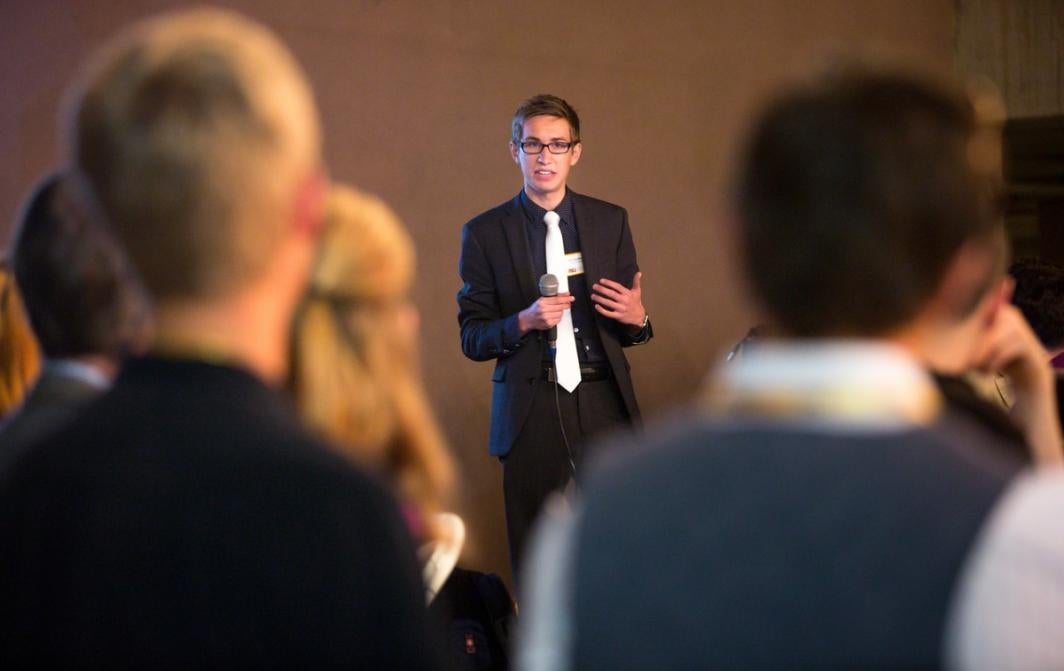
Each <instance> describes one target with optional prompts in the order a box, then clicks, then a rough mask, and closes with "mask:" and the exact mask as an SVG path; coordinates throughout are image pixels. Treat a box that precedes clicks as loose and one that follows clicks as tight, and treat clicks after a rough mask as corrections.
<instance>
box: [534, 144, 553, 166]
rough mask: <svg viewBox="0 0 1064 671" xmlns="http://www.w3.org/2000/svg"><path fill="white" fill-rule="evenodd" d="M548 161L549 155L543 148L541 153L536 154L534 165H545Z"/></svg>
mask: <svg viewBox="0 0 1064 671" xmlns="http://www.w3.org/2000/svg"><path fill="white" fill-rule="evenodd" d="M549 161H550V158H549V153H548V152H547V148H546V147H544V148H543V151H541V152H539V153H538V154H536V163H547V162H549Z"/></svg>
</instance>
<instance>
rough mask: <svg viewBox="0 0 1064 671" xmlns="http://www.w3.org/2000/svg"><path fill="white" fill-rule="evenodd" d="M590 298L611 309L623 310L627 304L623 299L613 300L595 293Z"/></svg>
mask: <svg viewBox="0 0 1064 671" xmlns="http://www.w3.org/2000/svg"><path fill="white" fill-rule="evenodd" d="M591 300H593V301H594V302H596V303H598V304H599V305H602V306H604V307H608V308H611V309H613V310H624V309H626V308H627V307H628V304H627V303H625V302H624V301H615V300H612V299H609V298H606V297H604V296H599V295H597V294H592V295H591Z"/></svg>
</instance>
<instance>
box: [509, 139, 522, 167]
mask: <svg viewBox="0 0 1064 671" xmlns="http://www.w3.org/2000/svg"><path fill="white" fill-rule="evenodd" d="M519 151H520V150H519V149H518V148H517V143H516V142H514V141H513V140H510V158H512V159H513V160H514V163H517V164H520V163H521V159H519V158H517V153H518V152H519Z"/></svg>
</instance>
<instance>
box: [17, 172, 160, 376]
mask: <svg viewBox="0 0 1064 671" xmlns="http://www.w3.org/2000/svg"><path fill="white" fill-rule="evenodd" d="M12 266H13V269H14V272H15V281H16V283H17V284H18V287H19V290H20V291H21V292H22V299H23V302H24V303H25V306H26V313H27V315H28V316H29V319H30V325H31V326H32V327H33V331H34V333H35V334H36V335H37V340H38V342H40V345H41V349H42V350H43V351H44V354H45V356H47V357H50V358H63V357H76V356H84V355H89V354H102V355H106V356H112V357H117V356H120V355H122V354H123V353H124V352H125V350H126V349H127V348H128V347H129V346H131V345H133V344H135V343H139V342H141V341H142V339H143V338H145V334H146V329H147V328H148V323H149V308H148V302H147V299H146V297H145V294H144V292H143V290H142V289H141V287H140V284H139V282H138V281H137V278H136V275H135V274H134V273H133V271H132V268H131V266H130V265H129V263H128V261H127V259H126V255H125V253H124V251H123V250H122V248H121V247H120V246H119V244H118V242H117V241H116V240H115V239H114V238H113V237H112V235H111V233H110V231H109V230H108V229H107V227H106V226H104V225H103V224H102V223H101V222H100V221H99V220H98V218H97V217H95V216H93V215H92V208H91V207H90V206H89V205H88V203H87V202H86V201H85V199H84V192H83V190H82V189H80V188H78V186H77V184H76V181H75V180H74V179H73V178H72V177H68V176H64V175H61V174H54V175H51V176H49V177H47V178H45V179H44V180H43V181H42V182H41V183H40V184H39V185H38V186H37V188H36V189H35V190H34V192H33V194H32V195H31V196H30V198H29V200H28V201H27V202H26V205H25V206H24V207H23V210H22V214H21V216H20V217H19V222H18V228H17V230H16V234H15V240H14V245H13V252H12Z"/></svg>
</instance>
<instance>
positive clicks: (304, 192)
mask: <svg viewBox="0 0 1064 671" xmlns="http://www.w3.org/2000/svg"><path fill="white" fill-rule="evenodd" d="M328 190H329V178H328V177H327V176H326V175H325V172H324V171H323V170H320V169H319V170H315V171H314V172H312V173H311V174H309V175H307V177H306V179H304V180H303V182H302V183H301V184H300V185H299V189H298V190H297V191H296V202H295V207H294V208H293V213H292V230H293V231H294V232H295V233H297V234H300V235H306V236H307V237H310V238H312V239H317V238H319V237H321V232H322V230H324V228H325V194H326V193H328Z"/></svg>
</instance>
